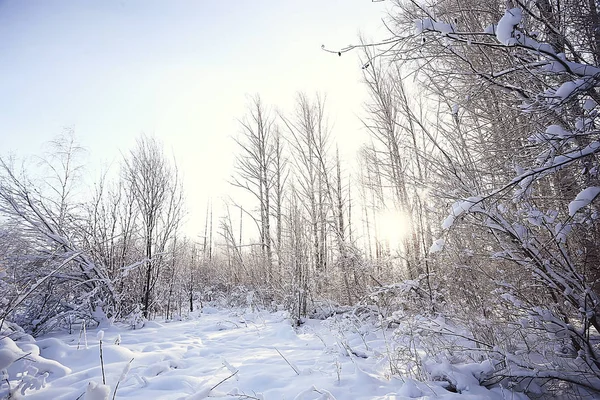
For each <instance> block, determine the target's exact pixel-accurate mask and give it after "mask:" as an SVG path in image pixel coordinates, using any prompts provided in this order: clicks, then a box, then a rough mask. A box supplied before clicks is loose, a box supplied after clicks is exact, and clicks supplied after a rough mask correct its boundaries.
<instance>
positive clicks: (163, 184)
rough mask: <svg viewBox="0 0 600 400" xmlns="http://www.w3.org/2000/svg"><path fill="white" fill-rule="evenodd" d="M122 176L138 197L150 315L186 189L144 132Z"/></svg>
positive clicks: (146, 306)
mask: <svg viewBox="0 0 600 400" xmlns="http://www.w3.org/2000/svg"><path fill="white" fill-rule="evenodd" d="M123 177H124V179H125V180H126V182H127V183H128V185H129V188H130V191H131V194H132V195H133V197H134V198H135V201H136V205H137V211H138V216H139V218H140V220H141V226H142V229H143V237H144V253H145V262H144V265H145V269H144V288H143V293H142V296H143V297H142V304H143V312H144V317H146V318H148V317H149V315H150V307H151V305H152V300H153V299H152V290H153V287H154V285H155V284H156V282H157V280H158V276H159V272H160V269H161V266H162V258H163V257H162V256H163V254H162V253H163V252H164V251H165V250H166V245H167V243H168V242H169V240H171V239H172V238H173V235H174V234H175V232H176V230H177V227H178V225H179V222H180V221H181V218H182V216H183V208H182V207H183V191H182V188H181V184H180V182H179V176H178V172H177V168H176V167H172V166H171V165H170V164H169V163H168V161H167V160H166V159H165V157H164V155H163V152H162V149H161V146H160V144H159V143H158V142H157V140H156V139H154V138H148V137H146V136H141V137H140V138H139V139H138V140H137V143H136V147H135V149H133V150H131V151H130V153H129V155H128V156H127V157H125V158H124V165H123Z"/></svg>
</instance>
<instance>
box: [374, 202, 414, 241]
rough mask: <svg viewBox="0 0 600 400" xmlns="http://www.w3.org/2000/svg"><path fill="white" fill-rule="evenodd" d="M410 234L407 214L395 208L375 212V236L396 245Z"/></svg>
mask: <svg viewBox="0 0 600 400" xmlns="http://www.w3.org/2000/svg"><path fill="white" fill-rule="evenodd" d="M409 234H410V220H409V218H408V216H407V215H406V214H405V213H403V212H400V211H397V210H383V211H382V212H380V213H378V214H377V237H378V238H379V239H380V240H384V241H386V242H388V244H389V245H390V247H392V248H393V247H397V246H399V245H400V243H401V242H402V240H404V239H405V238H406V237H407V236H408V235H409Z"/></svg>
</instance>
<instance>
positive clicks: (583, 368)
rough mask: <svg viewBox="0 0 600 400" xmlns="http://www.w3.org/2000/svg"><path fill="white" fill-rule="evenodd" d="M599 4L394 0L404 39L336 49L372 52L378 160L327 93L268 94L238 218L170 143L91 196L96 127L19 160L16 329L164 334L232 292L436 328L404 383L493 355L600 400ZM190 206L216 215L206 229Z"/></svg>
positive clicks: (5, 222) (411, 358) (296, 310)
mask: <svg viewBox="0 0 600 400" xmlns="http://www.w3.org/2000/svg"><path fill="white" fill-rule="evenodd" d="M599 7H600V4H599V3H598V2H596V1H594V0H590V1H581V0H563V1H558V0H531V1H529V0H528V1H524V0H523V1H522V0H509V1H507V2H500V1H496V0H484V1H471V0H458V1H447V0H433V1H427V2H420V1H412V0H394V1H393V2H390V8H389V14H388V15H385V16H382V18H383V24H384V25H385V28H386V30H387V37H386V38H384V39H380V40H375V41H374V40H371V39H368V38H360V39H358V40H357V41H356V43H355V44H354V45H351V46H348V47H344V48H340V49H338V48H329V47H327V46H324V47H323V49H322V51H323V52H327V53H330V54H329V56H330V57H332V58H334V57H337V58H340V57H341V58H347V60H348V62H349V63H351V62H355V61H356V58H357V57H358V58H359V59H360V63H361V64H362V74H363V80H364V86H365V88H366V90H367V91H368V94H369V98H368V100H367V101H366V102H365V104H364V112H363V113H362V115H360V119H361V122H362V125H363V130H364V132H365V138H367V139H366V140H365V142H364V143H363V145H362V146H361V148H360V151H359V152H358V154H356V159H355V160H344V159H342V157H340V155H339V151H338V143H336V141H335V140H334V136H333V135H332V132H333V130H334V129H335V127H334V126H333V124H331V122H330V118H329V114H328V104H327V96H326V94H312V93H304V92H300V93H296V94H294V93H290V98H293V99H294V100H295V106H294V109H293V110H291V111H287V112H284V111H281V110H280V108H279V107H278V105H277V104H267V103H265V101H264V100H263V99H262V98H261V96H260V88H257V93H258V94H256V95H253V96H251V97H249V101H248V106H247V111H246V114H245V115H239V116H237V118H238V119H239V131H238V132H237V133H234V134H233V135H232V136H233V139H232V140H234V141H235V145H236V148H237V152H236V155H235V160H236V161H235V173H234V174H233V175H232V176H231V178H230V179H229V183H230V185H231V187H232V189H233V190H234V191H235V192H234V193H238V194H239V197H237V196H232V197H231V199H230V200H228V201H227V202H226V203H225V204H224V206H223V210H225V212H224V213H223V214H222V215H217V214H215V213H214V212H213V206H212V204H188V203H186V201H185V190H186V188H185V187H184V186H183V183H182V182H183V181H182V178H181V176H182V171H180V170H179V169H178V166H177V162H176V160H175V159H174V158H173V157H171V156H169V155H168V152H166V151H165V149H164V148H163V145H162V144H161V142H160V141H159V140H157V139H156V138H153V137H152V136H145V135H142V136H140V137H139V138H138V140H137V143H136V144H135V146H134V147H133V148H131V149H124V150H123V153H122V154H123V156H122V159H121V160H120V162H119V165H117V166H114V169H115V170H116V172H115V173H112V174H108V173H106V174H104V175H102V176H101V177H100V178H99V179H98V180H97V181H96V182H95V183H94V185H93V187H90V188H87V189H85V190H82V189H81V186H82V183H81V173H80V170H81V168H82V167H83V165H85V163H86V160H85V154H84V152H83V151H82V149H81V147H80V146H79V144H78V141H77V135H76V134H72V133H66V134H65V135H62V136H60V137H58V138H57V139H56V140H54V141H53V142H51V143H50V144H49V145H48V147H47V148H48V151H47V153H46V154H43V155H40V156H39V157H37V158H35V159H34V160H20V159H16V158H11V157H8V156H5V155H2V158H0V332H1V335H0V337H3V338H4V337H10V336H11V335H13V334H14V333H15V332H22V333H27V334H30V335H32V336H33V337H41V336H43V335H47V334H49V333H52V332H57V331H76V332H78V331H79V330H80V329H81V326H82V325H85V326H88V327H89V329H93V328H94V327H103V326H110V325H111V324H113V323H117V322H118V323H124V324H127V326H129V327H130V328H131V329H142V330H143V329H145V328H143V327H144V325H145V324H146V323H147V322H148V321H151V320H154V319H157V318H162V319H164V320H181V319H186V318H188V317H189V316H190V315H192V314H193V313H194V312H196V311H201V310H202V308H203V307H204V306H205V305H214V304H218V305H220V306H223V307H230V308H234V307H251V308H252V309H257V310H271V311H277V310H279V311H282V310H283V311H286V312H287V313H289V318H290V320H291V321H292V325H293V326H295V327H298V328H300V327H302V325H303V324H305V322H306V321H307V320H308V319H327V318H330V317H333V316H339V315H352V316H353V318H356V319H357V320H360V321H363V322H364V321H371V322H372V323H373V324H374V326H378V327H380V328H381V329H382V330H390V332H394V333H393V334H390V337H388V338H387V340H388V341H389V342H394V340H396V339H395V338H396V337H397V336H401V337H402V338H404V339H402V340H405V339H406V338H407V337H408V338H410V343H413V344H414V343H416V344H414V346H415V347H414V348H411V347H410V345H408V346H406V345H405V344H404V343H405V342H402V343H403V344H402V346H400V345H398V346H397V347H394V349H395V350H394V351H395V353H394V354H393V355H390V356H389V357H388V358H389V365H388V370H389V373H390V374H391V375H402V376H410V377H414V378H415V379H418V380H422V381H426V380H431V379H432V376H431V374H430V371H429V372H428V370H427V368H426V362H425V360H426V359H436V360H440V359H442V358H443V359H445V360H448V361H449V362H450V364H458V363H466V362H475V361H477V362H481V361H483V360H488V361H489V362H490V363H491V365H493V368H491V370H489V371H487V372H486V373H485V374H483V375H481V377H480V379H479V383H480V384H481V385H482V386H486V387H494V386H498V385H501V386H502V387H504V388H508V389H510V390H514V391H515V392H523V393H525V394H526V395H528V396H530V397H531V398H544V396H546V398H551V397H553V396H564V397H565V398H582V397H585V396H587V397H588V398H594V397H595V396H600V347H599V346H600V343H599V340H600V304H599V302H600V297H599V294H600V292H599V291H600V281H599V279H600V214H599V212H600V208H599V205H598V204H599V203H598V201H597V200H598V196H599V195H600V177H599V174H600V170H599V161H600V159H599V153H600V131H599V130H598V125H596V120H597V117H598V111H599V103H600V90H599V88H600V15H599V10H598V8H599ZM349 40H352V38H349ZM337 137H343V134H342V135H338V136H337ZM351 164H357V165H358V168H356V169H355V171H356V172H354V170H353V169H352V168H350V165H351ZM236 198H240V199H244V200H243V201H242V200H240V201H235V200H234V199H236ZM189 208H202V209H206V218H205V226H204V229H203V232H200V234H199V236H197V237H188V236H186V235H185V234H184V233H183V225H184V223H185V215H186V210H188V209H189ZM396 217H399V218H396ZM390 220H393V221H392V228H391V229H392V230H394V231H395V232H396V235H389V232H387V231H389V230H390V228H389V227H388V226H389V224H390ZM250 232H251V233H250ZM440 321H443V322H440ZM417 345H418V346H419V350H418V351H417ZM350 352H351V349H350ZM354 356H357V354H354ZM282 357H283V356H282ZM0 359H1V357H0ZM0 366H1V365H0ZM440 379H443V378H440ZM7 382H8V380H7ZM450 383H452V382H450ZM455 389H456V388H455ZM240 398H241V397H240ZM248 398H250V397H248ZM322 398H325V397H322Z"/></svg>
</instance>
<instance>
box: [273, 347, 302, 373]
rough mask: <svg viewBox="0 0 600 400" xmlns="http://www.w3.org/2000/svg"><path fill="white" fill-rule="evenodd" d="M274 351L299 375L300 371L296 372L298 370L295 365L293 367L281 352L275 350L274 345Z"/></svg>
mask: <svg viewBox="0 0 600 400" xmlns="http://www.w3.org/2000/svg"><path fill="white" fill-rule="evenodd" d="M274 349H275V351H276V352H278V353H279V355H280V356H281V358H283V359H284V360H285V362H286V363H288V365H289V366H290V368H292V369H293V370H294V372H295V373H296V375H300V372H298V370H297V369H296V367H294V366H293V365H292V364H291V363H290V362H289V361H288V359H287V358H285V356H284V355H283V354H281V352H280V351H279V350H277V348H276V347H274Z"/></svg>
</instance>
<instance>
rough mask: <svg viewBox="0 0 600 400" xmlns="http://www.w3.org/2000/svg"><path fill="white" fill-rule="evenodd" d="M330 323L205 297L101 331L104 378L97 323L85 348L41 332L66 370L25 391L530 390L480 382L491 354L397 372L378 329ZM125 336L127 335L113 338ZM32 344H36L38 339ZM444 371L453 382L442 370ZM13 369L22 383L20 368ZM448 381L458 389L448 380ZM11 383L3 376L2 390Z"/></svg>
mask: <svg viewBox="0 0 600 400" xmlns="http://www.w3.org/2000/svg"><path fill="white" fill-rule="evenodd" d="M328 326H330V325H328V324H326V323H322V322H321V321H316V320H308V321H307V323H306V324H305V325H303V326H302V327H300V328H296V329H295V328H294V327H292V325H291V322H290V320H289V319H288V318H287V313H285V312H276V313H267V312H250V311H249V310H247V311H245V312H240V311H238V312H232V311H231V310H217V309H213V308H208V307H206V308H205V309H204V312H203V313H202V314H199V315H197V316H196V318H194V319H191V320H188V321H182V322H162V323H157V322H153V323H147V324H146V326H145V327H144V328H142V329H138V330H130V329H127V328H125V327H117V326H112V327H108V328H105V329H104V340H103V356H104V362H105V370H106V385H103V384H102V372H101V368H100V363H99V343H98V340H97V336H96V335H97V332H94V331H93V330H90V331H89V332H88V336H89V338H88V340H89V347H88V348H87V349H86V348H85V347H83V346H79V349H78V346H77V342H78V341H79V338H78V336H79V332H74V333H73V334H70V335H69V334H56V335H53V336H52V337H46V338H42V339H40V340H38V341H37V342H36V345H35V346H37V347H38V348H39V352H40V357H44V358H45V359H48V360H52V362H55V363H57V364H58V363H60V364H61V365H63V366H64V371H65V372H66V373H53V372H52V371H51V373H50V374H49V375H48V374H47V379H46V380H45V382H44V383H45V384H44V387H42V388H40V389H39V390H28V391H27V392H26V393H25V394H26V398H27V399H31V400H48V399H55V400H59V399H65V400H66V399H75V398H84V399H88V398H89V399H106V398H112V395H113V393H114V388H115V385H116V383H117V382H119V381H120V382H119V387H118V391H117V394H116V398H117V399H131V400H134V399H139V400H148V399H204V398H213V397H218V398H221V399H244V398H250V399H290V400H292V399H296V400H303V399H304V400H312V399H315V400H316V399H338V400H340V399H353V400H359V399H390V400H391V399H396V400H404V399H414V398H418V399H422V400H427V399H445V400H447V399H458V400H461V399H479V400H487V399H492V400H500V399H505V398H511V399H513V398H514V399H526V398H527V397H525V396H524V395H522V394H519V393H510V392H507V391H506V389H504V390H502V389H501V388H497V389H492V390H488V389H486V388H484V387H482V386H480V385H479V381H478V377H479V376H480V375H481V374H484V373H486V371H488V370H489V369H490V365H489V363H486V362H483V363H471V364H463V365H451V364H449V363H447V362H440V363H431V362H428V369H429V373H430V376H431V377H432V380H431V381H428V382H419V381H416V380H413V379H409V378H408V377H405V378H402V377H398V376H392V377H390V376H389V374H388V373H387V371H388V368H389V364H388V361H387V358H386V356H385V354H386V342H385V339H384V338H383V335H382V334H381V332H380V331H378V330H377V329H376V328H374V327H373V329H372V331H371V332H370V333H368V334H366V335H365V334H364V333H363V334H362V335H360V334H359V333H352V332H344V333H342V335H343V340H340V332H337V333H336V332H334V331H333V330H331V329H330V328H328ZM119 336H120V338H121V342H120V345H119V344H115V339H116V338H117V337H119ZM92 338H96V339H92ZM363 339H364V340H363ZM340 343H343V345H341V344H340ZM27 345H28V346H29V347H30V348H28V349H27V350H28V352H31V350H32V347H33V346H34V345H33V344H31V343H29V344H27ZM349 348H351V349H352V350H353V352H354V355H353V354H352V352H350V351H349V350H348V349H349ZM13 350H14V351H15V352H17V351H18V350H17V349H13ZM21 350H23V349H21ZM33 353H35V351H33ZM363 357H364V358H363ZM9 359H12V356H9ZM132 359H133V361H131V360H132ZM5 361H6V360H5ZM19 362H27V361H26V360H21V361H19ZM130 362H131V364H130V366H128V365H129V363H130ZM15 367H17V366H16V365H13V366H12V367H11V368H15ZM25 367H26V366H25ZM440 376H443V377H445V380H446V382H444V381H443V380H440V379H435V378H436V377H440ZM227 378H228V379H227ZM10 379H11V384H12V385H13V386H16V384H17V378H16V377H15V376H14V375H13V376H11V377H10ZM223 380H224V381H223ZM221 381H223V382H222V383H220V382H221ZM448 381H450V382H452V383H453V385H454V386H455V387H456V388H457V389H458V391H459V393H454V392H450V391H447V390H445V389H444V386H445V384H447V382H448ZM219 383H220V384H219ZM6 390H7V386H6V384H5V383H3V386H0V397H2V396H4V395H5V394H6ZM79 396H81V397H79ZM107 396H108V397H107ZM506 396H508V397H506Z"/></svg>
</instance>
